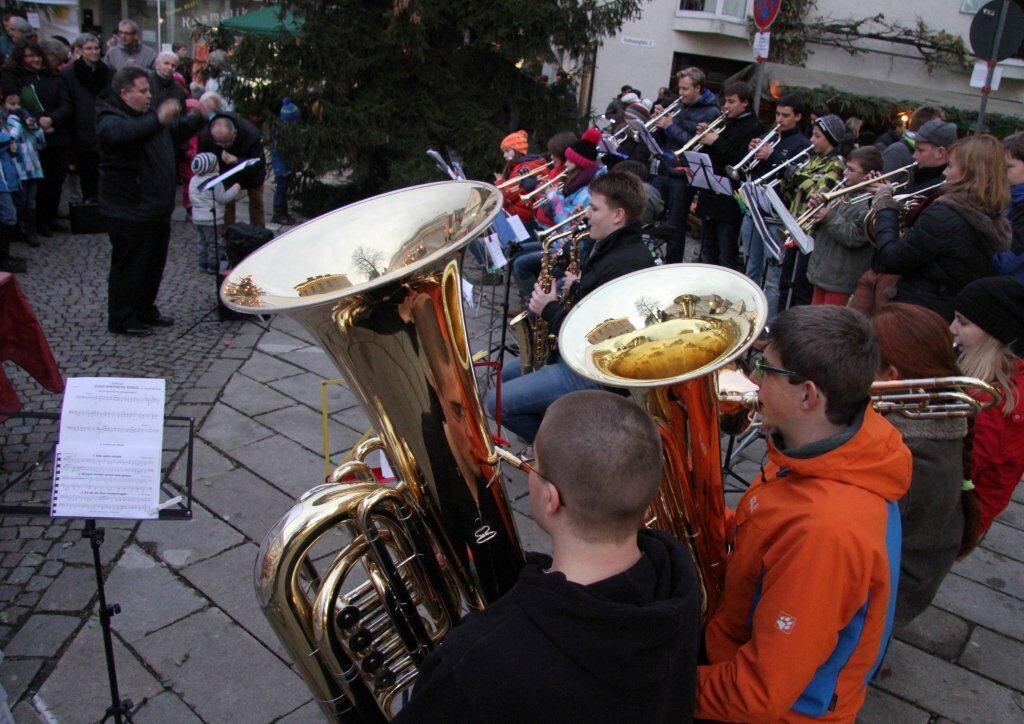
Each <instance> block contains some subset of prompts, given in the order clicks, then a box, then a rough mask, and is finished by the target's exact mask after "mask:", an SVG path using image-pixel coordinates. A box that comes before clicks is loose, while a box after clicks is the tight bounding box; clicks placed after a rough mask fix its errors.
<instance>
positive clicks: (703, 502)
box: [558, 264, 768, 611]
mask: <svg viewBox="0 0 1024 724" xmlns="http://www.w3.org/2000/svg"><path fill="white" fill-rule="evenodd" d="M767 306H768V305H767V301H766V300H765V296H764V293H763V292H762V291H761V290H760V289H759V288H758V287H757V285H756V284H754V282H752V281H751V280H750V279H748V278H747V277H745V276H743V275H742V274H739V273H737V272H734V271H731V270H728V269H724V268H722V267H719V266H712V265H708V264H668V265H664V266H658V267H653V268H651V269H644V270H642V271H637V272H633V273H632V274H627V275H625V276H622V277H619V278H618V279H614V280H612V281H610V282H608V283H607V284H605V285H604V286H602V287H600V288H599V289H597V290H595V291H593V292H591V293H590V294H589V295H587V296H586V297H584V298H583V299H582V300H580V301H579V302H578V303H577V304H576V305H575V306H574V307H573V309H572V310H571V311H570V312H569V313H568V315H566V317H565V320H564V321H563V322H562V327H561V331H560V332H559V335H558V348H559V352H560V354H561V357H562V360H564V361H565V363H566V364H568V365H569V367H571V368H572V369H573V371H575V372H576V373H577V374H580V375H582V376H583V377H586V378H588V379H590V380H592V381H594V382H597V383H599V384H601V385H604V386H607V387H621V388H625V389H628V390H630V392H631V393H632V394H633V397H634V399H635V400H636V401H637V403H638V404H640V405H641V406H642V407H643V408H644V409H645V410H647V412H648V413H649V414H650V415H651V417H652V418H653V419H654V421H655V422H656V423H657V425H658V429H659V431H660V433H661V443H662V450H663V455H664V466H663V468H662V481H661V487H660V489H659V492H658V495H657V497H656V498H655V501H654V503H653V504H652V506H651V508H650V510H649V511H648V521H649V522H648V524H649V525H651V526H652V527H655V528H658V529H660V530H665V531H668V532H670V533H672V534H674V535H675V536H676V537H677V538H679V539H680V540H682V541H684V542H686V543H687V544H688V546H689V548H690V550H691V552H692V553H693V555H694V558H695V561H696V564H697V569H698V572H699V574H700V579H701V585H702V588H703V592H704V603H705V611H712V610H714V608H715V606H716V605H717V603H718V600H719V598H720V596H721V593H722V587H723V584H724V574H725V572H724V569H725V567H724V565H723V562H724V561H725V557H726V540H725V495H724V485H723V480H722V460H721V447H720V442H719V428H718V413H719V410H718V385H717V381H716V378H717V371H718V370H719V369H720V368H722V367H723V366H725V365H727V364H728V363H729V362H731V361H733V360H734V359H736V358H737V357H739V355H741V354H742V353H743V352H744V350H746V349H747V347H749V346H750V344H751V343H752V342H753V341H754V340H755V339H756V338H757V336H758V335H759V334H760V333H761V330H762V329H763V327H764V324H765V319H766V318H767Z"/></svg>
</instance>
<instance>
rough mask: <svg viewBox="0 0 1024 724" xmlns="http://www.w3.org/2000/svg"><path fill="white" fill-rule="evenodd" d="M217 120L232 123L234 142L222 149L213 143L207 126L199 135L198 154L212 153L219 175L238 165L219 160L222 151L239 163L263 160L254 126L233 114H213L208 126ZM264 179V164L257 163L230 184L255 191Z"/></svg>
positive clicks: (261, 142)
mask: <svg viewBox="0 0 1024 724" xmlns="http://www.w3.org/2000/svg"><path fill="white" fill-rule="evenodd" d="M218 118H230V119H231V120H232V121H233V122H234V124H235V128H236V129H238V133H237V135H236V136H235V142H234V143H232V144H231V146H230V147H229V148H227V149H222V148H221V147H220V146H218V145H217V144H216V143H214V141H213V134H212V133H211V132H210V126H209V125H208V126H206V128H204V129H203V130H202V131H200V133H199V152H200V153H212V154H213V155H214V156H216V157H217V158H218V163H219V164H220V172H221V173H224V172H225V171H227V170H229V169H231V168H233V167H235V166H237V165H238V164H226V163H224V161H222V160H219V159H220V157H221V156H220V153H221V151H224V150H226V151H227V152H228V153H230V154H231V155H232V156H235V157H237V158H238V162H239V163H241V162H242V161H245V160H247V159H250V158H258V159H260V160H263V141H261V140H260V131H259V129H258V128H256V126H254V125H253V124H252V123H250V122H249V121H247V120H245V119H244V118H241V117H239V116H237V115H235V114H234V113H214V114H213V117H212V118H210V124H211V125H212V124H213V122H214V121H216V120H217V119H218ZM266 178H267V166H266V164H265V163H258V164H256V165H255V166H251V167H250V168H247V169H246V170H245V171H242V172H241V173H239V174H238V175H237V176H234V177H232V179H231V183H237V184H238V185H239V186H241V187H242V188H243V189H255V188H259V187H260V186H262V185H263V182H264V181H265V180H266Z"/></svg>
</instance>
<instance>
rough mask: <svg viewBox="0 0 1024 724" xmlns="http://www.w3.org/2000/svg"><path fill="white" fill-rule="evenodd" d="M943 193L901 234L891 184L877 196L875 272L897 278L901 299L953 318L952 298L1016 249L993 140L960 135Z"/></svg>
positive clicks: (1002, 164) (998, 148)
mask: <svg viewBox="0 0 1024 724" xmlns="http://www.w3.org/2000/svg"><path fill="white" fill-rule="evenodd" d="M945 176H946V185H945V186H944V187H943V193H942V194H941V195H940V196H938V197H937V198H936V199H935V200H934V201H932V202H931V203H930V204H929V205H928V207H927V208H925V209H924V211H923V212H921V214H920V215H919V216H918V217H917V220H916V221H915V222H914V224H913V226H911V227H910V228H909V229H907V230H906V231H905V232H904V233H903V234H902V236H901V235H900V212H899V205H898V204H897V203H896V202H894V201H893V198H892V186H890V185H888V184H885V185H883V186H882V187H881V188H879V190H878V192H877V193H876V194H875V200H874V202H873V204H872V209H873V210H874V211H875V214H876V216H875V237H876V238H875V244H876V246H875V256H874V259H873V260H872V262H871V268H872V269H874V270H875V271H876V272H878V273H880V274H899V275H900V280H899V282H897V284H896V298H895V301H897V302H908V303H910V304H919V305H921V306H923V307H928V308H929V309H931V310H933V311H936V312H938V313H939V314H941V315H942V316H943V317H944V318H945V320H946V321H947V322H952V321H953V311H954V310H953V301H954V299H955V298H956V295H957V293H959V291H960V290H961V289H963V288H964V287H965V286H967V285H968V284H969V283H970V282H972V281H974V280H975V279H980V278H981V277H985V276H991V275H992V274H994V270H993V266H992V256H993V255H994V254H995V253H997V252H1000V251H1004V250H1006V249H1008V248H1009V247H1010V223H1009V221H1007V219H1006V207H1007V206H1009V205H1010V191H1009V184H1008V182H1007V179H1006V157H1005V155H1004V154H1003V148H1002V145H1001V144H1000V143H999V141H998V140H996V139H995V138H993V137H992V136H980V135H979V136H971V137H969V138H962V139H960V140H959V141H957V142H956V143H954V144H953V145H952V146H950V149H949V165H948V166H947V168H946V172H945Z"/></svg>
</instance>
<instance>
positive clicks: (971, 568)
mask: <svg viewBox="0 0 1024 724" xmlns="http://www.w3.org/2000/svg"><path fill="white" fill-rule="evenodd" d="M953 572H954V573H956V574H958V575H961V576H963V577H964V578H969V579H971V580H972V581H976V582H978V583H983V584H985V585H986V586H988V587H989V588H994V589H996V590H997V591H1002V592H1003V593H1006V594H1009V595H1011V596H1014V597H1016V598H1020V599H1024V566H1022V565H1021V564H1020V562H1019V561H1015V560H1013V559H1012V558H1008V557H1006V556H1003V555H1000V554H999V553H994V552H992V551H990V550H987V549H986V548H978V549H976V550H975V551H974V552H972V553H971V555H969V556H968V557H967V558H966V559H965V560H963V561H960V562H958V563H957V564H956V565H955V566H953Z"/></svg>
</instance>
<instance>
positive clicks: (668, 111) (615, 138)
mask: <svg viewBox="0 0 1024 724" xmlns="http://www.w3.org/2000/svg"><path fill="white" fill-rule="evenodd" d="M682 105H683V99H682V98H676V99H675V100H674V101H672V102H671V103H669V104H668V105H667V106H665V107H664V108H663V109H661V110H660V111H658V112H657V113H655V114H654V115H653V116H651V118H650V120H647V121H644V123H643V127H644V128H645V129H646V130H648V131H650V130H652V129H653V128H654V127H655V126H656V125H658V121H660V120H661V119H662V118H664V117H665V116H667V115H674V114H675V113H676V112H677V111H678V110H679V107H680V106H682ZM632 130H633V128H632V126H631V125H630V124H629V123H628V122H627V123H625V124H623V126H622V128H620V129H619V130H617V131H615V133H613V134H612V135H611V137H610V140H611V141H612V143H615V144H619V143H622V142H623V141H625V140H626V137H627V136H628V135H630V132H631V131H632Z"/></svg>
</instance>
